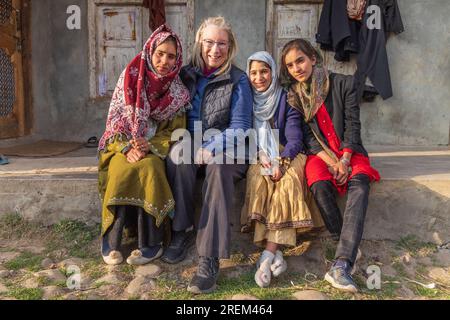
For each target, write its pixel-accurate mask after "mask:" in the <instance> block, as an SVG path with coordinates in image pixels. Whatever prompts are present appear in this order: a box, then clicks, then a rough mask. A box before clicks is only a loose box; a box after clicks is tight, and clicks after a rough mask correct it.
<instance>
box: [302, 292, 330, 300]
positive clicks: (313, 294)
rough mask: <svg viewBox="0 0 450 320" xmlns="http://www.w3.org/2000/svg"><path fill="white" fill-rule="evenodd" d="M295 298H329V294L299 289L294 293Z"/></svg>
mask: <svg viewBox="0 0 450 320" xmlns="http://www.w3.org/2000/svg"><path fill="white" fill-rule="evenodd" d="M294 298H295V299H297V300H329V298H328V296H327V295H325V294H323V293H322V292H319V291H315V290H304V291H297V292H295V293H294Z"/></svg>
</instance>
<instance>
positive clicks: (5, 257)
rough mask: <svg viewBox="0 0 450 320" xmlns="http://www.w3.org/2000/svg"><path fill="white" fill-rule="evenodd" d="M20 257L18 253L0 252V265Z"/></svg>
mask: <svg viewBox="0 0 450 320" xmlns="http://www.w3.org/2000/svg"><path fill="white" fill-rule="evenodd" d="M18 256H20V252H0V263H5V262H8V261H11V260H13V259H15V258H17V257H18Z"/></svg>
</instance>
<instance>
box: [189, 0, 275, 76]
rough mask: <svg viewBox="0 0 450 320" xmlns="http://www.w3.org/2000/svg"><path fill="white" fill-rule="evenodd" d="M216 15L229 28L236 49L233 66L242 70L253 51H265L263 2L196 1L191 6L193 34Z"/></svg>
mask: <svg viewBox="0 0 450 320" xmlns="http://www.w3.org/2000/svg"><path fill="white" fill-rule="evenodd" d="M218 15H221V16H223V17H225V19H227V20H228V21H229V22H230V23H231V25H232V27H233V32H234V33H235V35H236V38H237V42H238V46H239V51H238V54H237V57H236V65H237V66H238V67H239V68H241V69H243V70H245V68H246V63H247V58H248V57H249V56H250V55H251V54H252V53H254V52H256V51H260V50H265V39H266V32H265V30H266V6H265V1H262V0H246V1H241V0H227V1H223V0H207V1H204V0H203V1H202V0H200V1H198V0H197V1H196V2H195V28H196V30H197V29H198V27H199V26H200V24H201V23H202V22H203V20H204V19H205V18H208V17H214V16H218Z"/></svg>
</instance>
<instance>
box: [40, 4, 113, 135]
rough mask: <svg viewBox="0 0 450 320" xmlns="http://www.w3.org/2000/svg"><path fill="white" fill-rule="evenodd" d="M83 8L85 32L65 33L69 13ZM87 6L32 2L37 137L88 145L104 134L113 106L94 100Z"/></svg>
mask: <svg viewBox="0 0 450 320" xmlns="http://www.w3.org/2000/svg"><path fill="white" fill-rule="evenodd" d="M70 5H78V6H79V7H80V8H81V13H82V14H81V17H82V22H81V30H68V29H67V27H66V20H67V18H68V15H67V14H66V10H67V7H68V6H70ZM88 52H89V48H88V27H87V1H86V0H58V1H55V0H39V1H32V65H33V79H32V81H33V109H34V116H35V119H34V130H33V131H34V132H35V133H37V134H39V135H42V136H44V137H48V138H53V139H61V140H72V141H85V140H87V139H88V138H89V137H90V136H93V135H97V136H98V135H100V134H101V133H102V131H103V130H104V126H105V119H106V112H107V108H108V106H109V101H106V100H104V101H90V100H89V65H88V63H89V56H88Z"/></svg>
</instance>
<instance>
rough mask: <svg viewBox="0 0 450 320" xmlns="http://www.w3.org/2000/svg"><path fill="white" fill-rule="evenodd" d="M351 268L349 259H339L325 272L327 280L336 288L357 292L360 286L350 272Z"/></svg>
mask: <svg viewBox="0 0 450 320" xmlns="http://www.w3.org/2000/svg"><path fill="white" fill-rule="evenodd" d="M350 269H351V266H350V263H349V262H347V260H343V259H338V260H336V261H335V262H334V263H333V265H332V266H331V268H330V271H328V272H327V273H326V274H325V280H326V281H327V282H329V283H330V284H331V285H332V286H333V287H334V288H336V289H339V290H342V291H346V292H351V293H357V292H358V287H357V285H356V283H355V281H354V280H353V278H352V276H351V274H350V271H351V270H350Z"/></svg>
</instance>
